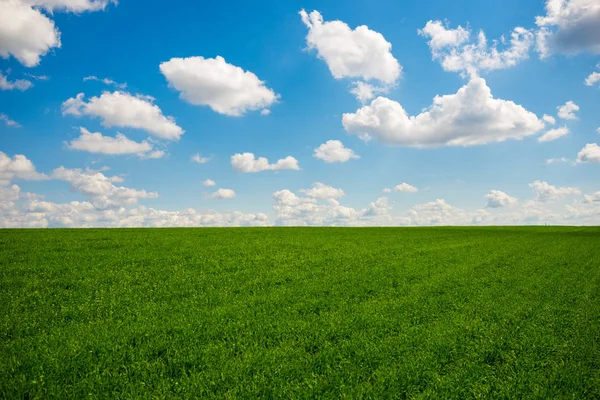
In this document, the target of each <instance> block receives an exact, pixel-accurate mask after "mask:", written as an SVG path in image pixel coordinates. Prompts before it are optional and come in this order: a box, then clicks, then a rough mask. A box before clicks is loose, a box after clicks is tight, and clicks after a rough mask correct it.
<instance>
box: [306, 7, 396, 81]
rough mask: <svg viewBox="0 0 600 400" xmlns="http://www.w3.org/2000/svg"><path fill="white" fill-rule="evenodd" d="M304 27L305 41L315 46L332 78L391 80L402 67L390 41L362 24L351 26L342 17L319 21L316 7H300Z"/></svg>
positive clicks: (309, 46)
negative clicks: (340, 18)
mask: <svg viewBox="0 0 600 400" xmlns="http://www.w3.org/2000/svg"><path fill="white" fill-rule="evenodd" d="M300 16H301V17H302V22H303V23H304V24H305V25H306V27H307V28H308V35H307V36H306V45H307V46H308V48H309V49H310V50H316V51H317V56H318V57H319V58H320V59H322V60H324V61H325V62H326V63H327V66H328V67H329V71H330V72H331V74H332V75H333V77H334V78H335V79H342V78H362V79H364V80H365V81H368V80H371V79H374V80H378V81H380V82H383V83H386V84H393V83H394V82H396V80H397V79H398V78H399V77H400V73H401V72H402V67H401V66H400V63H399V62H398V60H396V59H395V58H394V56H393V55H392V53H391V50H392V45H391V43H389V42H388V41H387V40H385V38H384V37H383V35H382V34H381V33H379V32H375V31H372V30H370V29H369V28H368V27H367V26H366V25H361V26H358V27H356V28H355V29H351V28H350V27H349V26H348V25H347V24H346V23H345V22H342V21H326V22H324V21H323V16H322V15H321V14H320V13H319V12H318V11H313V12H311V13H310V14H308V13H307V12H306V11H304V10H302V11H300Z"/></svg>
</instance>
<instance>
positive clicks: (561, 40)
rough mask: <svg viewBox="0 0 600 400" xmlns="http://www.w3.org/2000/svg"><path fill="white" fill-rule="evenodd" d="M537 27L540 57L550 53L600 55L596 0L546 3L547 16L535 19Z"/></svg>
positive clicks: (548, 0) (599, 16)
mask: <svg viewBox="0 0 600 400" xmlns="http://www.w3.org/2000/svg"><path fill="white" fill-rule="evenodd" d="M535 22H536V24H537V26H538V27H539V28H540V29H539V31H538V34H537V49H538V51H539V53H540V56H541V57H542V58H543V57H547V56H549V55H551V54H553V53H563V54H576V53H580V52H590V53H593V54H600V3H599V2H598V1H597V0H546V15H544V16H538V17H536V20H535Z"/></svg>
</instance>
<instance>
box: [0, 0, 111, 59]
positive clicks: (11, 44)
mask: <svg viewBox="0 0 600 400" xmlns="http://www.w3.org/2000/svg"><path fill="white" fill-rule="evenodd" d="M110 2H113V3H115V4H116V1H108V0H2V1H0V57H3V58H9V57H10V56H11V55H12V56H13V57H15V58H16V59H17V60H19V62H20V63H21V64H23V65H25V66H26V67H35V66H37V65H38V64H39V63H40V58H41V57H42V56H44V55H46V54H47V53H48V51H50V50H51V49H53V48H59V47H60V46H61V42H60V32H59V31H58V28H56V27H55V25H54V21H53V20H52V19H50V18H48V16H47V15H45V14H44V13H42V12H41V10H40V9H44V10H46V11H47V12H49V13H53V12H54V11H63V12H73V13H81V12H84V11H99V10H104V9H105V8H106V6H107V5H108V4H109V3H110Z"/></svg>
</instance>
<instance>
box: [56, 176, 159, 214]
mask: <svg viewBox="0 0 600 400" xmlns="http://www.w3.org/2000/svg"><path fill="white" fill-rule="evenodd" d="M50 176H51V177H52V178H53V179H58V180H63V181H66V182H69V183H70V184H71V189H72V190H73V191H76V192H79V193H81V194H82V195H83V196H85V197H87V198H89V199H90V200H91V204H93V206H94V207H96V208H99V209H106V208H115V207H117V208H118V207H122V206H131V205H134V204H137V202H138V200H140V199H153V198H156V197H158V193H156V192H147V191H146V190H137V189H131V188H127V187H124V186H115V185H114V184H113V182H121V181H122V178H120V177H107V176H105V175H104V174H103V173H101V172H98V171H91V170H81V169H69V168H64V167H58V168H56V169H55V170H54V171H52V174H51V175H50Z"/></svg>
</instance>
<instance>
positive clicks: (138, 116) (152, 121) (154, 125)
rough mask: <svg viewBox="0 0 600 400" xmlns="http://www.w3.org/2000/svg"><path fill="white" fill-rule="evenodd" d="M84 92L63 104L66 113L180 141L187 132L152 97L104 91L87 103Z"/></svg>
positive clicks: (63, 111)
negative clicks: (165, 114)
mask: <svg viewBox="0 0 600 400" xmlns="http://www.w3.org/2000/svg"><path fill="white" fill-rule="evenodd" d="M83 97H84V94H83V93H79V94H78V95H77V97H72V98H70V99H68V100H66V101H65V102H63V104H62V113H63V115H67V114H71V115H75V116H80V115H88V116H94V117H99V118H101V119H102V125H104V126H106V127H112V126H119V127H129V128H136V129H143V130H145V131H147V132H148V133H150V134H151V135H154V136H157V137H160V138H163V139H167V140H179V137H180V136H181V135H183V133H184V132H185V131H184V130H183V129H181V128H180V127H179V126H178V125H177V124H176V123H175V119H174V118H173V117H165V116H164V115H163V113H162V111H161V109H160V108H159V107H158V106H157V105H156V104H153V103H152V101H153V100H154V99H153V98H152V97H150V96H141V95H137V96H133V95H131V94H129V93H127V92H120V91H115V92H113V93H110V92H102V95H101V96H100V97H92V98H91V99H90V100H89V101H88V102H87V103H86V102H85V101H84V100H83Z"/></svg>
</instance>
